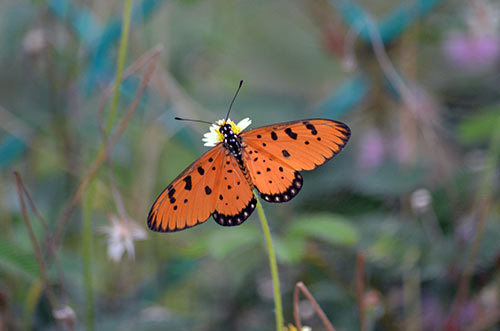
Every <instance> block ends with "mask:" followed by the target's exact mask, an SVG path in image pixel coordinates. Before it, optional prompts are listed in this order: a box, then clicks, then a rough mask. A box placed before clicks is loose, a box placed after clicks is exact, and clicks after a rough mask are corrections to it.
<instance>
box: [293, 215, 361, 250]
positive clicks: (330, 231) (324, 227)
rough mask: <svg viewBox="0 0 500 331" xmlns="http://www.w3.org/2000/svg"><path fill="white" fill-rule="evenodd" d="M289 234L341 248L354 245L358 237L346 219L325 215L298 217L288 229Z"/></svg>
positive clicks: (355, 230)
mask: <svg viewBox="0 0 500 331" xmlns="http://www.w3.org/2000/svg"><path fill="white" fill-rule="evenodd" d="M290 234H291V235H295V236H310V237H314V238H317V239H322V240H325V241H327V242H329V243H332V244H336V245H343V246H352V245H354V244H355V243H356V242H357V241H358V237H359V235H358V231H357V229H356V228H355V227H354V226H352V225H351V224H349V223H348V221H347V220H346V219H344V218H342V217H340V216H338V215H334V214H327V213H322V214H316V215H310V216H303V217H300V218H299V219H297V220H296V221H295V222H294V224H292V226H291V227H290Z"/></svg>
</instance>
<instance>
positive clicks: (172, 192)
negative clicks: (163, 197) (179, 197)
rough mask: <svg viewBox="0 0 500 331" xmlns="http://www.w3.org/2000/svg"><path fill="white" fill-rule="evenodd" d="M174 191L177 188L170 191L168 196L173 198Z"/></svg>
mask: <svg viewBox="0 0 500 331" xmlns="http://www.w3.org/2000/svg"><path fill="white" fill-rule="evenodd" d="M174 193H175V188H173V189H171V190H170V191H168V197H169V198H171V197H172V196H173V195H174Z"/></svg>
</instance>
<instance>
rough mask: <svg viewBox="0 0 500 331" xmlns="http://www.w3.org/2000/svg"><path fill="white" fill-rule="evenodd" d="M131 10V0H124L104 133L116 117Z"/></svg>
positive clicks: (107, 132)
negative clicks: (114, 75)
mask: <svg viewBox="0 0 500 331" xmlns="http://www.w3.org/2000/svg"><path fill="white" fill-rule="evenodd" d="M131 11H132V0H125V5H124V7H123V26H122V35H121V39H120V49H119V50H118V62H117V65H116V80H115V85H116V86H115V90H114V92H113V98H112V99H111V104H110V107H109V114H108V121H107V122H106V134H109V131H111V127H112V125H113V122H114V121H115V117H116V108H117V107H118V97H119V95H120V83H121V81H122V75H123V68H124V67H125V59H126V57H127V44H128V36H129V31H130V13H131Z"/></svg>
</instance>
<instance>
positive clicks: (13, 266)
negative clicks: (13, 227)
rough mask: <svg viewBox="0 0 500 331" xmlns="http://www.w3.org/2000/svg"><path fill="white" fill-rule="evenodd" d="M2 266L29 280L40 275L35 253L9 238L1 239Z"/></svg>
mask: <svg viewBox="0 0 500 331" xmlns="http://www.w3.org/2000/svg"><path fill="white" fill-rule="evenodd" d="M0 268H1V269H2V270H4V271H5V272H10V273H12V274H14V275H17V276H19V277H22V278H25V279H27V280H36V279H39V277H40V272H39V270H38V265H37V262H36V259H35V257H34V255H33V254H32V253H31V252H28V251H26V250H24V249H22V248H21V247H18V246H17V245H16V244H14V243H12V242H10V241H8V240H5V239H3V240H0Z"/></svg>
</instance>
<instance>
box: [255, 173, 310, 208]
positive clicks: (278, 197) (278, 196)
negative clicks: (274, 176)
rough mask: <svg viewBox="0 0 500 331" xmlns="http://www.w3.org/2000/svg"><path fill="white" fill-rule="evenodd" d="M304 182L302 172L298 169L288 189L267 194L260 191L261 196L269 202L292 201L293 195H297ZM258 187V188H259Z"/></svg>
mask: <svg viewBox="0 0 500 331" xmlns="http://www.w3.org/2000/svg"><path fill="white" fill-rule="evenodd" d="M302 184H303V179H302V176H301V175H300V173H298V172H297V171H296V172H295V178H294V179H293V180H292V184H291V185H290V186H289V187H287V189H286V190H285V191H283V192H279V193H275V194H265V193H260V192H259V193H260V196H261V197H262V199H264V200H266V201H267V202H275V203H279V202H286V201H290V200H291V199H292V198H293V197H295V196H296V195H297V194H298V193H299V191H300V189H301V188H302ZM257 189H258V188H257Z"/></svg>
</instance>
